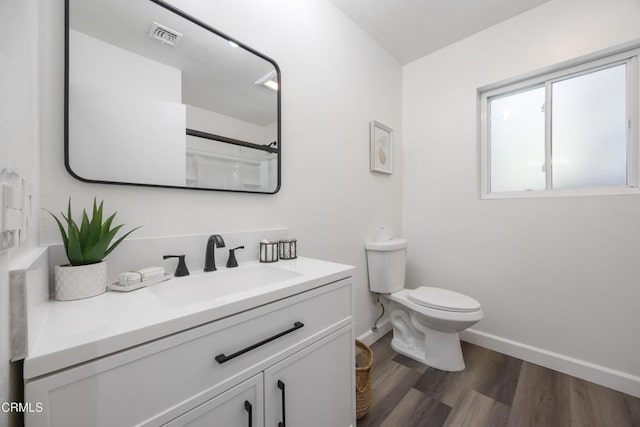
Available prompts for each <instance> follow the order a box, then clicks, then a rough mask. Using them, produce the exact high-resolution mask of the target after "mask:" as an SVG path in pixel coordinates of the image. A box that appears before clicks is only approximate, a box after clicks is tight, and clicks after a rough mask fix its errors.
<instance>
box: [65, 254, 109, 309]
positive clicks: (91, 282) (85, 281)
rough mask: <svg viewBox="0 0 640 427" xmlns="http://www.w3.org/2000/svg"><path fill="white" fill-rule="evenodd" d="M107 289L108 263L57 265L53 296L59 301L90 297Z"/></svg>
mask: <svg viewBox="0 0 640 427" xmlns="http://www.w3.org/2000/svg"><path fill="white" fill-rule="evenodd" d="M106 291H107V263H106V262H104V261H102V262H99V263H97V264H89V265H79V266H71V265H56V266H55V289H54V295H53V297H54V298H55V299H56V300H58V301H70V300H76V299H83V298H90V297H94V296H96V295H100V294H102V293H104V292H106Z"/></svg>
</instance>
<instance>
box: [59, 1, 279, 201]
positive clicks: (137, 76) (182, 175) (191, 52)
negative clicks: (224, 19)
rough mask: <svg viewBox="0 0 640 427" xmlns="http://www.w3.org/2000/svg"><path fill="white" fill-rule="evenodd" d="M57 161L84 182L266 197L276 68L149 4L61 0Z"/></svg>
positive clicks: (275, 123) (274, 148) (274, 149)
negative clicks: (61, 108)
mask: <svg viewBox="0 0 640 427" xmlns="http://www.w3.org/2000/svg"><path fill="white" fill-rule="evenodd" d="M67 13H68V26H67V31H68V46H67V55H68V65H67V72H68V77H67V79H68V82H67V100H68V107H67V108H68V109H67V121H68V122H67V124H68V131H67V138H66V144H67V147H66V148H67V149H66V158H65V160H66V165H67V169H68V170H69V172H70V173H71V174H72V175H74V176H76V177H77V178H79V179H81V180H85V181H91V182H109V183H125V184H127V183H128V184H142V185H154V186H170V187H184V188H199V189H215V190H228V191H249V192H263V193H273V192H276V191H277V190H278V189H279V176H280V173H279V170H280V164H279V161H280V140H279V136H280V129H279V124H280V123H279V122H280V116H279V71H278V68H277V65H276V63H275V62H274V61H272V60H271V59H269V58H267V57H265V56H263V55H261V54H259V53H257V52H255V51H253V50H252V49H250V48H248V47H245V46H243V45H241V44H239V43H237V42H235V41H233V40H230V39H229V38H226V37H223V35H221V34H219V33H217V32H216V30H214V29H211V28H205V26H204V24H202V23H200V22H199V21H197V20H195V19H193V18H191V17H189V16H187V15H184V14H182V13H181V12H180V11H177V10H175V9H172V7H171V6H168V5H166V4H164V3H163V2H159V1H151V0H133V1H132V0H67Z"/></svg>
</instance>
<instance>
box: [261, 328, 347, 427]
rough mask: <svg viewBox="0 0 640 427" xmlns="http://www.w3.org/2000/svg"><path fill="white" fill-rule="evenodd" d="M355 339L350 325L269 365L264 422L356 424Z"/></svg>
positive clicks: (295, 426)
mask: <svg viewBox="0 0 640 427" xmlns="http://www.w3.org/2000/svg"><path fill="white" fill-rule="evenodd" d="M354 340H355V337H354V333H353V327H352V326H347V327H345V328H343V329H340V330H338V331H336V332H334V333H333V334H331V335H329V336H327V337H326V338H323V339H322V340H320V341H318V342H316V343H314V344H312V345H310V346H309V347H306V348H305V349H303V350H301V351H299V352H297V353H295V354H293V355H292V356H290V357H288V358H287V359H284V360H283V361H281V362H280V363H278V364H276V365H274V366H272V367H271V368H269V369H266V370H265V371H264V383H265V427H327V426H331V427H349V426H354V427H355V425H356V419H355V385H354V377H355V360H354V349H353V347H354Z"/></svg>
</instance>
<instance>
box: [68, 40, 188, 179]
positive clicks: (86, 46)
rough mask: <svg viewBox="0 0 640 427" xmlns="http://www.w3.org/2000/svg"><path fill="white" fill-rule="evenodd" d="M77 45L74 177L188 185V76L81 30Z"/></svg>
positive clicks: (72, 93)
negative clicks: (184, 85) (185, 90)
mask: <svg viewBox="0 0 640 427" xmlns="http://www.w3.org/2000/svg"><path fill="white" fill-rule="evenodd" d="M69 45H70V50H71V52H73V55H71V56H70V58H69V117H70V118H71V120H70V122H69V146H70V150H69V164H70V165H71V169H72V170H73V172H74V173H75V174H77V175H78V176H80V177H82V178H85V179H91V180H97V181H120V182H149V183H153V184H159V185H177V186H181V185H184V183H185V177H186V171H185V155H184V153H185V147H186V136H185V133H184V129H185V126H186V125H185V122H186V118H185V117H186V111H185V106H184V105H182V72H181V71H180V70H178V69H176V68H172V67H169V66H167V65H164V64H161V63H159V62H156V61H152V60H150V59H148V58H145V57H143V56H140V55H136V54H134V53H131V52H129V51H127V50H124V49H122V48H119V47H117V46H114V45H111V44H109V43H105V42H104V41H102V40H98V39H96V38H94V37H91V36H88V35H86V34H84V33H81V32H78V31H75V30H70V31H69ZM132 140H134V141H135V144H132V143H131V141H132ZM114 165H117V167H114Z"/></svg>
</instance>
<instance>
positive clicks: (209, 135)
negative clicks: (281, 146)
mask: <svg viewBox="0 0 640 427" xmlns="http://www.w3.org/2000/svg"><path fill="white" fill-rule="evenodd" d="M187 135H190V136H197V137H198V138H204V139H210V140H212V141H219V142H224V143H226V144H233V145H239V146H241V147H247V148H253V149H254V150H261V151H266V152H267V153H277V152H278V148H277V145H278V143H277V142H276V141H273V142H272V143H271V144H269V145H266V144H254V143H253V142H247V141H241V140H239V139H233V138H229V137H226V136H222V135H216V134H213V133H207V132H202V131H199V130H195V129H189V128H187Z"/></svg>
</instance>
